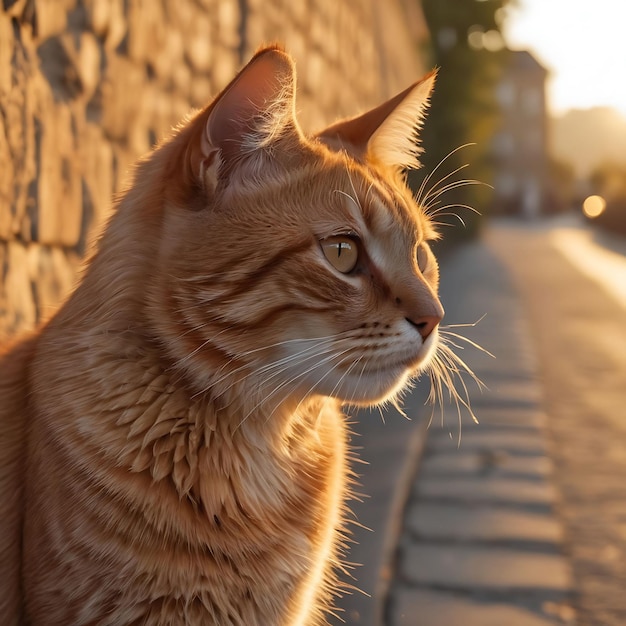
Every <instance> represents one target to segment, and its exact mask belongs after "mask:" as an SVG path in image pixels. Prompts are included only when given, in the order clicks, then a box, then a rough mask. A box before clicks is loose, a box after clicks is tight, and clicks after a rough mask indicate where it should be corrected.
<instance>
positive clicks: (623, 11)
mask: <svg viewBox="0 0 626 626" xmlns="http://www.w3.org/2000/svg"><path fill="white" fill-rule="evenodd" d="M506 14H507V16H508V17H507V18H506V21H505V38H506V40H507V42H508V44H509V45H510V46H511V47H513V48H522V49H525V48H530V49H531V50H532V51H533V52H535V53H536V54H537V56H538V59H539V60H540V61H541V62H543V63H544V64H545V65H547V67H548V69H549V70H550V72H551V73H550V76H549V79H548V91H549V103H550V106H551V109H552V112H553V113H563V112H564V111H566V110H567V109H570V108H583V109H584V108H589V107H593V106H611V107H613V108H616V109H618V110H619V111H620V112H621V113H622V114H624V115H626V89H624V81H623V80H620V79H618V78H617V77H618V76H619V77H623V76H624V68H625V67H626V45H624V24H626V2H624V0H594V2H588V0H519V1H517V2H514V3H510V6H509V7H508V8H507V10H506Z"/></svg>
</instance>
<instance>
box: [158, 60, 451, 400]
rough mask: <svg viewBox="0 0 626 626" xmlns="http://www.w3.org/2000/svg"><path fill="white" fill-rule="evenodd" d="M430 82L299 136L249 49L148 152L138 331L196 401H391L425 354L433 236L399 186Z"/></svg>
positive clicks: (281, 74)
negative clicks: (146, 247)
mask: <svg viewBox="0 0 626 626" xmlns="http://www.w3.org/2000/svg"><path fill="white" fill-rule="evenodd" d="M433 81H434V76H433V75H432V74H431V75H429V76H427V77H426V78H425V79H423V80H422V81H420V82H418V83H416V84H414V85H412V86H411V87H409V88H408V89H407V90H406V91H404V92H402V93H401V94H399V95H398V96H396V97H395V98H393V99H391V100H389V101H388V102H386V103H384V104H383V105H381V106H380V107H378V108H377V109H374V110H372V111H370V112H367V113H365V114H363V115H361V116H359V117H356V118H353V119H351V120H347V121H343V122H339V123H337V124H335V125H333V126H331V127H330V128H328V129H326V130H325V131H322V132H321V133H319V134H318V135H316V136H314V137H310V138H307V137H305V136H304V134H303V133H302V131H301V130H300V128H299V126H298V123H297V120H296V116H295V113H294V111H295V70H294V65H293V62H292V61H291V59H290V57H289V56H288V55H286V54H285V53H284V52H282V51H281V50H280V49H278V48H266V49H264V50H262V51H261V52H259V53H258V54H257V55H256V56H255V57H254V58H253V59H252V60H251V61H250V63H249V64H248V65H247V66H246V67H245V68H244V69H243V70H242V71H241V72H240V73H239V74H238V76H237V77H236V78H235V79H234V80H233V81H232V82H231V84H230V85H229V86H228V87H227V88H226V89H225V90H224V91H223V92H222V93H221V94H220V95H219V96H218V97H217V98H216V100H215V101H213V102H212V103H211V104H210V105H209V106H208V107H207V108H206V109H205V110H204V111H202V112H200V113H199V114H198V115H197V116H196V117H195V118H194V119H193V120H191V121H190V122H189V123H188V124H187V125H186V126H185V127H184V128H182V129H181V130H180V131H179V132H178V134H177V135H176V137H175V138H174V139H173V140H172V142H170V144H168V145H166V146H164V147H163V148H161V150H160V151H159V152H157V155H156V157H155V158H156V159H160V160H161V161H163V160H165V161H167V162H166V163H165V166H164V168H163V172H164V173H163V178H164V180H165V185H164V189H165V191H164V198H163V202H164V204H165V209H164V213H163V223H162V231H161V232H162V234H161V241H160V249H159V253H158V255H157V258H155V259H154V265H155V269H156V271H155V272H154V279H153V285H152V287H151V289H152V319H153V323H154V325H155V326H156V327H157V332H158V333H159V335H160V336H161V339H162V341H163V342H164V344H165V346H166V347H167V350H168V352H169V355H170V358H173V360H174V362H175V363H176V365H177V366H178V367H180V368H183V369H184V370H185V371H186V373H187V374H188V375H190V376H191V377H192V380H193V381H194V385H195V386H197V387H198V388H199V389H207V390H209V389H210V390H211V391H212V392H213V393H217V394H227V393H229V392H230V391H232V390H234V389H235V390H237V392H238V393H241V392H242V390H245V389H256V390H258V391H259V394H260V396H262V397H265V398H267V399H268V400H270V399H271V398H275V399H276V400H277V401H278V400H284V399H285V397H287V396H290V397H300V398H301V397H302V396H303V395H306V394H321V395H327V396H333V397H337V398H339V399H340V400H342V401H345V402H352V403H356V404H369V403H375V402H380V401H382V400H385V399H387V398H389V397H391V396H392V395H393V394H394V393H396V392H397V391H398V389H399V388H400V387H401V386H402V385H403V384H404V383H405V382H406V380H407V378H408V377H410V376H412V375H414V374H415V373H416V372H418V371H419V370H421V369H423V368H424V367H425V366H426V364H427V363H428V360H429V357H430V355H431V354H432V353H433V351H434V350H435V349H436V346H437V341H438V330H437V327H438V324H439V322H440V321H441V318H442V315H443V309H442V307H441V304H440V303H439V300H438V297H437V287H438V267H437V263H436V261H435V258H434V257H433V255H432V253H431V251H430V249H429V246H428V241H429V240H432V239H434V238H436V233H435V231H434V229H433V226H432V224H431V222H430V220H429V218H428V216H427V215H426V214H425V213H424V212H423V211H422V210H421V209H420V207H419V206H417V204H416V202H415V201H414V199H413V197H412V194H411V192H410V191H409V190H408V188H407V186H406V184H405V179H404V176H403V175H402V170H403V168H406V167H407V166H414V165H415V164H416V152H417V148H416V129H417V128H418V126H419V124H420V122H421V119H422V115H423V112H424V109H425V107H426V104H427V100H428V96H429V93H430V90H431V88H432V84H433Z"/></svg>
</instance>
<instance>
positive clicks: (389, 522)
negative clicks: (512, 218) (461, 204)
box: [342, 223, 626, 626]
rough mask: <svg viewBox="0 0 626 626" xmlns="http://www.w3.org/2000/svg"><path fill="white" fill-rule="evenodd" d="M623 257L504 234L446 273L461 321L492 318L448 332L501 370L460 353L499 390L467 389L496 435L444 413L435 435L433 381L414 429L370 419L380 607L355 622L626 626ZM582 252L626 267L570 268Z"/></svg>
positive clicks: (561, 232) (363, 432)
mask: <svg viewBox="0 0 626 626" xmlns="http://www.w3.org/2000/svg"><path fill="white" fill-rule="evenodd" d="M581 237H586V238H587V239H589V241H587V244H588V245H587V248H588V249H587V248H585V245H583V244H582V243H581V241H580V238H581ZM576 238H578V241H577V242H576V245H574V244H572V241H573V240H576ZM566 240H567V242H569V243H567V242H565V241H566ZM564 242H565V243H564ZM619 245H620V242H619V240H616V241H613V240H598V238H595V239H593V238H592V237H591V235H590V234H589V232H588V231H586V230H585V229H582V230H581V229H580V228H578V227H577V226H576V225H574V228H573V229H572V228H562V227H560V226H559V225H558V224H557V225H556V226H555V225H552V226H551V227H548V226H547V225H534V226H528V225H521V224H515V223H508V224H507V223H500V224H497V225H496V226H494V227H492V228H490V229H489V230H488V232H487V233H486V236H485V237H484V238H483V240H482V241H481V242H478V243H473V244H470V245H468V246H464V247H462V248H460V249H458V250H456V251H454V252H453V253H452V254H451V255H450V256H449V257H448V258H446V259H445V260H444V263H443V266H442V274H443V277H444V282H443V285H442V300H443V303H444V306H445V308H446V322H447V323H448V324H449V325H454V324H462V323H468V322H473V321H476V320H478V319H480V318H481V317H482V316H483V315H485V314H486V316H485V317H484V319H482V320H481V321H480V323H478V324H477V325H476V326H474V327H461V328H455V327H453V328H451V329H450V330H451V331H454V332H458V333H459V334H462V335H464V336H467V337H469V338H470V339H472V340H473V341H475V342H477V343H479V344H480V345H482V346H484V347H485V348H486V349H487V350H489V351H490V352H491V353H493V354H494V355H495V356H496V358H495V359H493V358H491V357H489V356H488V355H485V354H484V353H481V352H479V351H477V350H476V349H474V348H471V347H469V346H466V348H465V350H463V351H462V352H461V354H462V356H463V358H464V359H465V360H466V362H468V363H469V364H470V365H471V367H472V369H473V370H474V371H475V372H476V374H477V375H478V376H479V377H480V378H481V379H482V380H483V381H484V382H485V384H486V385H487V387H488V390H485V391H483V392H482V393H481V391H480V390H479V389H478V388H477V387H476V386H475V385H473V383H472V382H471V381H469V380H468V379H467V378H466V379H465V380H466V383H467V385H468V389H469V390H470V396H471V404H472V408H473V409H474V411H475V413H476V415H477V417H478V418H479V420H480V424H479V425H476V424H473V423H472V421H471V418H470V417H469V416H468V415H467V413H466V412H465V413H463V414H462V419H461V427H460V426H459V421H458V417H457V414H456V409H455V408H454V407H453V406H446V407H445V411H444V415H443V425H442V420H441V416H440V414H439V412H436V413H435V416H434V419H433V423H432V424H431V426H430V428H429V429H428V430H426V428H425V427H424V426H425V425H426V422H425V420H427V418H428V417H429V415H430V409H429V408H425V407H423V406H422V404H423V400H424V396H425V393H426V390H425V389H424V388H423V387H427V386H428V384H427V383H426V384H425V385H422V386H418V389H417V391H416V393H415V394H414V395H413V396H412V397H411V398H409V399H408V400H407V403H406V404H407V409H408V411H407V413H408V414H409V415H410V416H412V417H413V418H414V422H413V423H410V422H409V423H407V422H406V421H404V420H403V419H402V418H400V417H399V416H397V415H393V414H392V415H389V416H388V417H387V420H386V422H387V423H386V424H384V425H383V424H381V421H380V418H378V419H377V415H376V414H371V415H367V414H365V415H359V416H358V423H357V430H358V431H359V432H360V436H359V438H358V439H359V445H362V447H363V452H362V456H364V457H365V458H367V459H368V460H369V461H370V465H369V466H366V467H365V472H364V476H363V491H364V492H365V493H367V494H368V495H369V496H370V497H369V498H368V499H366V500H365V501H364V502H363V503H362V504H360V505H358V506H357V507H356V514H357V517H358V520H359V522H360V523H362V524H365V525H367V526H370V527H371V528H373V532H369V531H364V530H362V529H358V528H357V529H356V530H355V539H356V540H357V541H358V542H359V545H358V546H357V547H356V548H355V549H354V550H353V552H352V553H351V557H352V558H353V560H355V561H358V562H361V563H364V564H365V565H364V566H363V567H362V568H358V569H357V570H356V572H355V574H356V576H357V577H358V586H359V587H360V588H361V589H362V590H363V591H365V592H366V593H368V594H371V596H372V597H367V596H365V595H362V594H358V593H357V594H353V595H352V596H348V597H347V598H346V599H345V600H344V601H343V604H342V608H343V609H344V610H345V613H344V615H343V618H344V619H345V621H346V622H347V623H349V624H370V625H372V626H374V625H376V626H379V625H380V624H386V625H387V626H409V625H415V626H444V625H445V626H474V625H476V626H491V625H493V626H548V625H556V624H578V625H579V626H600V625H607V626H618V625H623V624H626V611H625V610H624V605H625V604H626V594H624V591H623V590H624V589H625V588H626V575H625V568H626V565H625V564H626V559H625V558H624V549H625V544H626V530H625V529H626V452H624V442H625V441H626V432H624V430H626V420H625V419H624V418H625V417H626V414H625V412H624V407H626V385H625V384H624V381H626V345H625V344H626V324H625V323H624V322H625V320H626V314H625V310H624V305H623V303H622V302H621V300H620V295H619V292H620V287H619V286H618V283H619V285H621V280H620V277H621V274H620V272H619V267H621V266H620V261H621V262H622V264H623V266H624V268H625V269H626V261H624V257H623V253H626V250H623V251H622V252H621V253H620V250H617V249H616V248H615V246H617V247H619ZM568 246H569V248H568ZM589 246H592V247H593V246H595V248H594V250H595V252H597V253H598V254H597V255H595V256H594V254H595V252H594V250H592V249H591V247H589ZM566 248H568V250H569V251H568V250H566ZM577 251H579V252H580V254H583V253H584V254H585V255H586V256H583V260H582V261H581V263H583V264H585V260H586V261H587V263H588V265H589V266H594V265H593V264H595V263H596V262H598V263H600V260H598V259H600V257H602V254H604V252H605V251H609V252H612V253H613V257H612V258H609V257H607V258H606V259H604V261H605V262H606V263H609V265H610V262H611V261H615V262H616V263H617V265H616V267H615V268H613V270H612V271H608V270H606V271H605V272H604V274H606V276H605V277H604V279H603V280H597V276H596V275H594V274H593V273H590V272H584V271H582V270H581V268H580V264H579V263H576V262H573V261H572V255H573V256H576V252H577ZM620 254H622V256H620ZM609 256H610V255H609ZM596 257H597V258H596ZM604 267H605V268H606V267H608V265H605V266H604ZM611 280H613V281H616V282H615V289H613V288H612V284H611ZM622 287H623V286H622ZM458 352H459V350H458V349H457V353H458ZM620 381H621V383H620ZM459 436H460V441H459ZM388 440H393V441H395V446H393V448H390V446H389V445H388ZM386 442H387V443H386ZM379 449H380V450H387V452H388V456H387V457H386V459H385V460H383V461H382V462H379V457H381V455H380V454H379V453H378V450H379ZM389 452H391V454H389ZM390 459H393V463H391V464H390ZM370 484H374V485H376V488H375V489H374V490H373V491H371V490H370ZM385 484H386V486H387V487H386V488H385ZM393 485H396V486H397V489H393V488H392V486H393Z"/></svg>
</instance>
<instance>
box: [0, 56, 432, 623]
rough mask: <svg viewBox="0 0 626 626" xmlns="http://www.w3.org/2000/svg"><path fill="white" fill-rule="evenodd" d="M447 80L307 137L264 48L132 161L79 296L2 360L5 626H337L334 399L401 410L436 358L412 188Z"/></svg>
mask: <svg viewBox="0 0 626 626" xmlns="http://www.w3.org/2000/svg"><path fill="white" fill-rule="evenodd" d="M433 81H434V75H432V74H431V75H429V76H427V77H426V78H425V79H424V80H422V81H420V82H418V83H416V84H415V85H413V86H411V87H409V88H408V89H407V90H405V91H404V92H402V93H401V94H399V95H398V96H396V97H395V98H392V99H391V100H389V101H388V102H386V103H384V104H382V105H381V106H379V107H378V108H376V109H374V110H372V111H369V112H366V113H364V114H362V115H360V116H358V117H356V118H353V119H350V120H345V121H343V122H338V123H336V124H334V125H333V126H331V127H330V128H328V129H326V130H324V131H322V132H320V133H318V134H317V135H316V136H312V137H307V136H305V135H304V134H303V132H302V131H301V129H300V127H299V125H298V122H297V120H296V117H295V113H294V111H295V70H294V66H293V62H292V61H291V59H290V57H289V56H288V55H287V54H285V53H284V52H283V51H281V50H280V49H278V48H275V47H271V48H266V49H264V50H261V51H260V52H259V53H258V54H257V55H256V56H255V57H254V58H253V59H252V60H251V61H250V63H249V64H248V65H247V66H246V67H245V68H244V69H243V70H242V71H241V72H240V73H239V74H238V75H237V77H235V79H234V80H233V81H232V82H231V84H230V85H229V86H228V87H227V88H226V89H225V90H224V91H223V92H222V93H221V94H220V95H219V96H218V97H217V98H216V99H215V100H214V101H213V102H212V103H211V104H209V105H208V106H207V108H206V109H204V110H203V111H200V112H199V113H198V114H196V115H195V117H193V118H192V119H191V120H189V121H188V122H187V123H185V124H184V125H183V126H181V127H180V128H179V129H177V130H176V131H175V133H174V134H173V135H172V137H171V138H169V139H168V140H166V141H165V142H163V143H162V144H161V145H160V146H159V147H158V148H157V149H156V150H155V151H154V152H153V153H152V154H150V155H149V156H148V157H146V158H145V159H144V160H142V161H141V162H140V163H139V164H138V166H137V169H136V171H135V176H134V180H133V183H132V185H131V186H130V187H129V189H128V190H127V192H126V193H125V194H124V196H123V197H122V199H121V200H120V202H119V205H118V207H117V211H116V213H115V215H114V217H113V218H112V219H111V221H110V223H109V225H108V227H107V229H106V231H105V233H104V234H103V236H102V238H101V241H100V243H99V247H98V250H97V252H96V254H95V255H94V257H93V259H92V260H91V262H90V264H89V267H88V269H87V271H86V273H85V276H84V279H83V281H82V283H81V284H80V286H79V287H78V288H77V289H76V291H75V293H74V294H73V296H72V297H71V298H70V299H69V301H68V302H67V303H66V304H65V305H64V306H63V307H62V308H61V310H60V311H59V312H58V313H57V314H56V315H55V316H54V318H53V319H52V320H51V321H50V322H49V323H48V324H47V325H46V326H45V327H44V328H42V329H41V330H39V331H38V332H37V333H36V334H35V335H33V336H32V337H31V338H29V339H27V340H26V341H25V342H22V343H20V344H18V345H17V346H16V347H14V348H13V349H12V350H10V351H9V352H7V353H6V354H4V356H2V358H1V360H0V397H1V398H2V404H0V420H1V422H2V432H3V438H2V440H1V443H0V459H2V461H1V464H0V496H1V497H0V502H1V504H0V506H1V507H2V518H1V526H0V615H2V616H3V620H4V621H3V624H19V623H28V624H31V625H32V626H37V625H39V624H46V625H67V624H76V625H79V624H92V623H98V624H111V625H118V624H151V625H158V624H170V625H171V624H181V625H183V624H185V625H190V624H191V625H193V624H198V625H199V624H202V625H210V624H214V625H226V624H233V625H240V626H244V625H245V626H255V625H257V626H272V625H285V626H286V625H289V626H295V625H301V624H302V625H304V624H307V625H310V624H321V623H324V620H325V615H326V614H327V613H328V612H329V611H331V610H332V598H333V596H335V595H337V593H338V592H339V590H338V585H337V581H336V570H337V568H338V567H339V563H340V561H341V556H342V550H343V537H344V532H345V530H346V529H345V520H346V514H345V513H346V511H345V502H346V500H347V499H348V498H349V490H350V479H349V476H350V470H349V467H348V461H349V457H350V452H349V451H348V450H347V443H346V442H347V434H348V433H347V427H346V423H345V419H344V417H343V415H342V413H341V410H340V408H341V405H342V404H356V405H363V404H365V405H367V404H375V403H380V402H384V401H387V400H391V401H393V400H394V398H395V397H396V395H397V394H398V393H399V392H400V391H401V390H402V389H403V388H404V387H405V385H406V383H407V382H408V381H409V380H410V379H411V378H412V377H414V376H415V375H416V374H417V373H419V372H421V371H424V370H425V369H426V368H427V367H428V364H429V362H430V360H431V359H432V357H433V355H434V354H435V353H436V350H437V346H438V325H439V322H440V320H441V318H442V315H443V310H442V308H441V305H440V303H439V300H438V298H437V287H438V268H437V263H436V261H435V259H434V257H433V255H432V253H431V251H430V249H429V247H428V241H429V240H432V239H433V238H434V237H436V233H435V231H434V228H433V225H432V224H431V222H430V219H429V218H428V216H427V215H426V214H425V212H424V211H423V210H422V209H421V208H420V207H419V206H418V204H417V203H416V202H415V200H414V199H413V197H412V195H411V192H410V191H409V189H408V188H407V187H406V184H405V179H404V175H403V173H402V169H403V168H404V167H406V166H413V165H415V164H416V156H417V154H418V149H417V144H416V142H415V133H416V129H417V128H418V127H419V124H420V123H421V120H422V118H423V115H424V110H425V107H426V105H427V100H428V96H429V93H430V90H431V88H432V84H433ZM435 362H438V361H437V360H436V359H435Z"/></svg>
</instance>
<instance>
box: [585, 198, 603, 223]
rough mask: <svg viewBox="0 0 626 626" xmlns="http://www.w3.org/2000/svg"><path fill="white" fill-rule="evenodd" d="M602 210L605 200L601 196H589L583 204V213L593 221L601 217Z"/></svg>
mask: <svg viewBox="0 0 626 626" xmlns="http://www.w3.org/2000/svg"><path fill="white" fill-rule="evenodd" d="M604 209H606V200H605V199H604V198H603V197H602V196H589V197H588V198H585V201H584V202H583V213H584V214H585V215H586V216H587V217H589V218H592V219H593V218H594V217H598V216H599V215H602V213H604Z"/></svg>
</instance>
